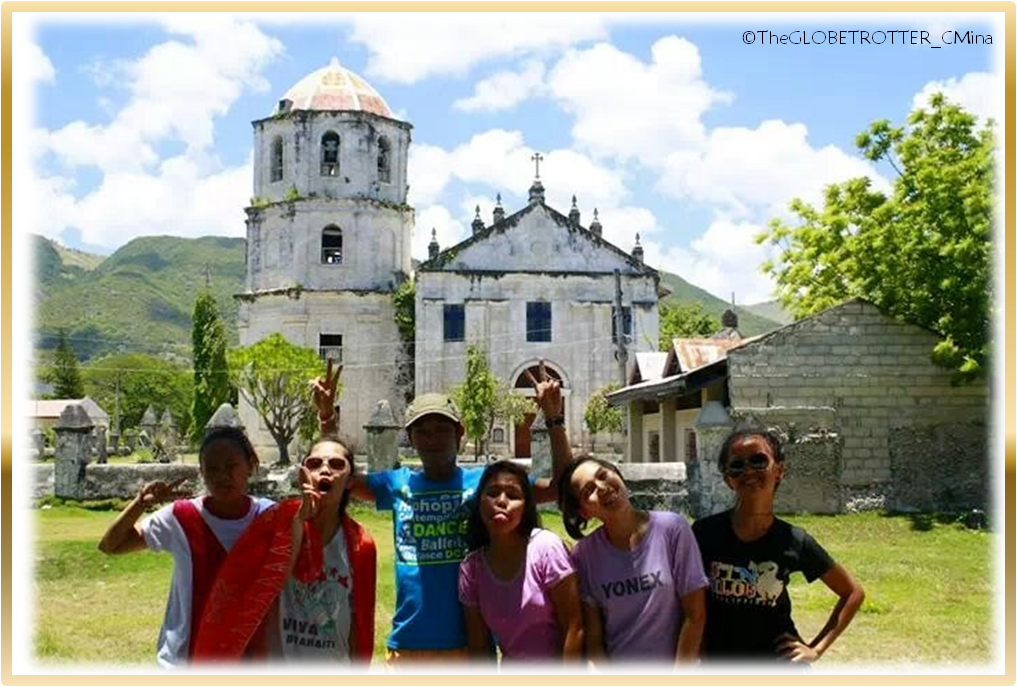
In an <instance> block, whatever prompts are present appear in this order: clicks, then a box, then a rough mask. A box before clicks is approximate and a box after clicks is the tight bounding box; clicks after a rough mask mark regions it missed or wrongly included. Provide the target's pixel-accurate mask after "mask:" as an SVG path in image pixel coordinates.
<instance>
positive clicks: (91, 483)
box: [57, 463, 205, 499]
mask: <svg viewBox="0 0 1017 687" xmlns="http://www.w3.org/2000/svg"><path fill="white" fill-rule="evenodd" d="M83 477H84V478H83V480H82V484H81V496H80V497H79V498H82V499H127V498H133V497H134V496H135V495H136V494H137V493H138V490H139V489H141V487H142V485H144V484H145V483H146V482H152V481H155V480H162V481H166V482H169V481H173V480H176V479H180V478H181V477H183V478H186V481H185V482H184V483H183V484H181V485H180V491H182V492H185V493H192V494H194V495H195V496H197V495H198V494H202V493H204V490H205V487H204V484H203V483H202V481H201V475H200V472H199V470H198V466H197V465H181V464H179V463H172V464H161V463H147V464H144V465H89V466H88V467H87V468H86V469H85V470H84V476H83ZM57 496H59V494H57Z"/></svg>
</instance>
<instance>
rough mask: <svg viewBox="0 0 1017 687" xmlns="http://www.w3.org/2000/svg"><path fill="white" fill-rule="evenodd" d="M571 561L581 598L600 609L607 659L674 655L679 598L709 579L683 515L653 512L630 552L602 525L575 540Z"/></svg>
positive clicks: (678, 624) (680, 615)
mask: <svg viewBox="0 0 1017 687" xmlns="http://www.w3.org/2000/svg"><path fill="white" fill-rule="evenodd" d="M572 560H573V562H574V563H575V564H576V572H578V573H579V582H580V588H581V590H582V597H583V602H584V603H586V604H588V605H590V606H596V607H598V608H600V610H601V612H602V614H603V618H604V644H605V650H606V651H607V655H608V657H609V658H612V659H622V660H625V659H642V660H646V659H649V660H661V661H673V660H674V658H675V653H676V652H677V649H678V630H679V629H680V628H681V621H682V611H681V604H680V600H679V597H682V596H685V595H686V594H688V593H690V592H694V591H696V590H697V589H703V588H704V587H706V586H707V584H708V580H707V579H706V575H705V574H704V573H703V561H702V559H701V557H700V555H699V547H698V546H697V545H696V538H695V537H694V536H693V534H692V528H691V527H689V523H687V522H686V521H685V518H683V517H682V516H681V515H679V514H678V513H667V512H658V511H651V512H650V523H649V527H648V529H647V532H646V534H645V535H644V536H643V539H642V541H640V542H639V544H637V545H636V548H635V549H633V550H632V551H622V550H621V549H619V548H616V547H615V546H614V545H613V544H612V543H611V542H610V541H609V540H608V538H607V532H606V531H605V530H604V528H603V527H600V528H598V529H597V530H596V531H595V532H594V533H593V534H591V535H589V536H588V537H585V538H583V539H581V540H580V541H579V543H577V544H576V546H575V549H574V550H573V551H572Z"/></svg>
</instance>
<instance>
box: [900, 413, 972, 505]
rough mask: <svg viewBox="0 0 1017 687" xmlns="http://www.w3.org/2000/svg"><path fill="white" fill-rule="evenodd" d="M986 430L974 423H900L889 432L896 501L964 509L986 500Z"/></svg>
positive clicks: (907, 503) (906, 503) (903, 503)
mask: <svg viewBox="0 0 1017 687" xmlns="http://www.w3.org/2000/svg"><path fill="white" fill-rule="evenodd" d="M987 439H988V433H987V431H986V428H985V427H984V426H983V425H980V424H975V423H954V424H938V425H933V426H928V427H920V426H919V427H898V428H895V429H893V430H891V432H890V437H889V453H890V471H891V475H892V478H893V483H894V487H895V488H894V491H893V506H894V507H895V508H896V509H899V510H922V511H924V510H947V511H961V510H968V509H972V508H985V506H986V504H987V503H988V488H987V485H988V483H989V482H988V477H989V469H988V459H987V456H988V441H987Z"/></svg>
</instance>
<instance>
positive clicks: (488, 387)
mask: <svg viewBox="0 0 1017 687" xmlns="http://www.w3.org/2000/svg"><path fill="white" fill-rule="evenodd" d="M497 392H498V378H497V377H495V376H494V373H493V372H491V368H490V366H489V365H488V364H487V353H486V351H484V349H483V348H480V347H479V346H474V345H473V344H471V345H470V346H469V347H468V348H467V349H466V378H465V379H464V380H463V383H462V384H460V385H458V386H456V387H455V388H454V389H453V391H452V398H453V399H454V400H455V402H456V405H457V406H459V412H460V414H461V415H462V422H463V427H464V428H465V429H466V436H467V437H468V438H469V439H470V440H472V441H473V449H474V456H475V457H477V458H479V457H480V454H481V451H482V449H483V447H484V443H485V442H484V439H485V438H486V437H487V432H488V428H489V427H490V422H489V418H490V416H491V413H492V409H493V408H494V403H495V398H496V397H497Z"/></svg>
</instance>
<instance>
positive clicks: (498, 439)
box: [491, 427, 505, 444]
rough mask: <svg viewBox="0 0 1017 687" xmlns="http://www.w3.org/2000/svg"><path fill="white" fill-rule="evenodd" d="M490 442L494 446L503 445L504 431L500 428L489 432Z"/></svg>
mask: <svg viewBox="0 0 1017 687" xmlns="http://www.w3.org/2000/svg"><path fill="white" fill-rule="evenodd" d="M491 442H492V443H494V444H504V443H505V430H504V429H502V428H501V427H495V428H494V431H493V432H491Z"/></svg>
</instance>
